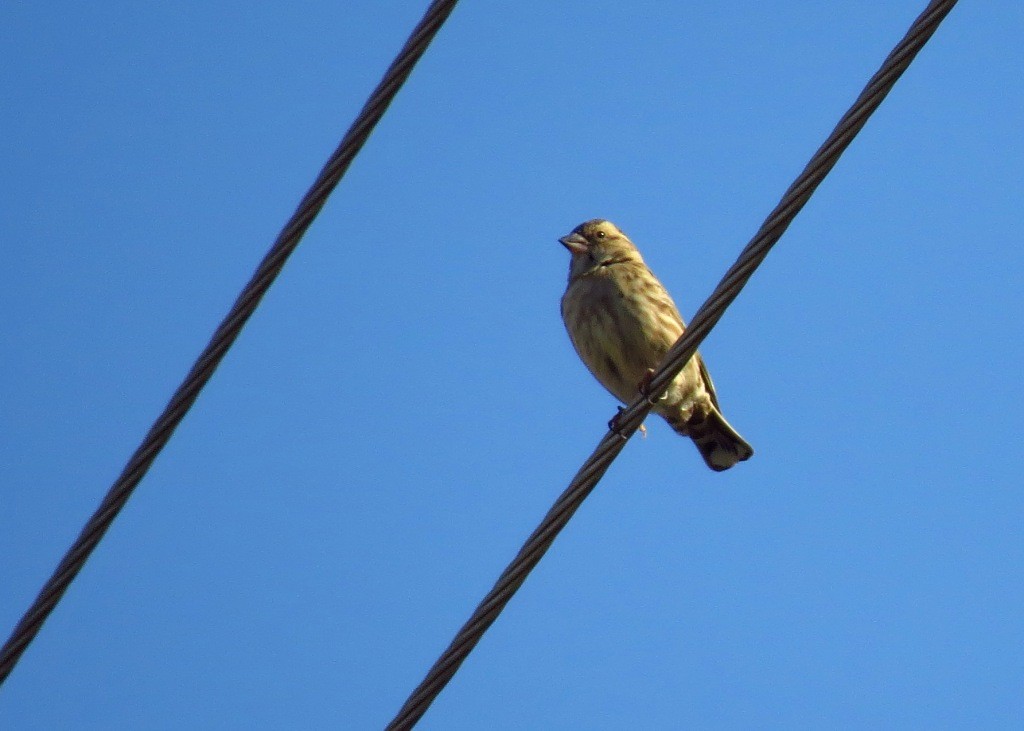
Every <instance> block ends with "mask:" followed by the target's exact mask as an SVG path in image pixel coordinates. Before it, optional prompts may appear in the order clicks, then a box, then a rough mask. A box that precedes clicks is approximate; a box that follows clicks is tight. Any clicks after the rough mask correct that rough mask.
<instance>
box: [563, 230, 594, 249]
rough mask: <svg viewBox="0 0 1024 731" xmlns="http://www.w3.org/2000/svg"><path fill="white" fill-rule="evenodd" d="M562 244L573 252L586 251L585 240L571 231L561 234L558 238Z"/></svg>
mask: <svg viewBox="0 0 1024 731" xmlns="http://www.w3.org/2000/svg"><path fill="white" fill-rule="evenodd" d="M558 243H560V244H561V245H562V246H564V247H565V248H567V249H568V250H569V251H571V252H572V253H573V254H585V253H587V248H588V244H587V240H586V239H585V238H583V237H582V236H580V235H579V234H578V233H576V232H575V231H573V232H572V233H571V234H569V235H568V236H563V237H562V238H560V239H559V240H558Z"/></svg>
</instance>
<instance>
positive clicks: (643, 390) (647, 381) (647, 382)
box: [636, 368, 665, 406]
mask: <svg viewBox="0 0 1024 731" xmlns="http://www.w3.org/2000/svg"><path fill="white" fill-rule="evenodd" d="M653 376H654V369H653V368H648V369H647V372H646V373H644V377H643V378H641V379H640V383H638V384H637V387H636V389H637V390H638V391H639V392H640V395H641V396H643V397H644V399H646V401H647V403H649V404H650V405H651V406H657V405H658V404H657V401H660V400H661V399H663V398H665V396H664V395H662V396H661V398H659V399H657V401H656V400H655V399H654V398H653V396H654V394H652V393H651V378H652V377H653Z"/></svg>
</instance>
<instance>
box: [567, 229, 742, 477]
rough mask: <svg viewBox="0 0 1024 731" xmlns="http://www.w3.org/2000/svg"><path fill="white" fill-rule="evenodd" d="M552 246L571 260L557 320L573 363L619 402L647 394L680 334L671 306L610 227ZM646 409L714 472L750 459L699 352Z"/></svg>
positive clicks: (628, 245) (682, 327)
mask: <svg viewBox="0 0 1024 731" xmlns="http://www.w3.org/2000/svg"><path fill="white" fill-rule="evenodd" d="M558 241H559V243H561V244H562V245H563V246H564V247H565V248H566V249H568V250H569V253H570V254H571V258H570V260H569V283H568V285H567V286H566V289H565V294H564V295H562V321H563V322H564V323H565V329H566V330H567V331H568V333H569V339H570V340H572V345H573V347H574V348H575V349H576V353H577V354H578V355H579V357H580V360H582V361H583V364H584V365H585V366H586V367H587V369H588V370H590V372H591V373H592V374H593V376H594V378H596V379H597V380H598V381H599V382H600V384H601V385H602V386H604V387H605V388H606V389H608V391H609V392H610V393H611V394H612V395H613V396H615V398H617V399H618V400H619V401H621V402H622V403H624V404H628V403H630V402H631V401H633V400H634V399H635V398H636V396H637V394H638V393H643V394H644V395H648V394H647V391H646V389H647V385H648V383H649V381H650V377H651V375H653V373H654V368H656V367H657V366H658V365H659V364H660V363H661V361H662V359H663V358H664V357H665V354H666V353H667V352H668V350H669V348H671V347H672V345H673V344H674V343H675V342H676V340H678V339H679V337H680V336H681V335H682V334H683V331H684V330H685V329H686V325H685V323H684V322H683V318H682V317H681V316H680V314H679V310H678V309H677V308H676V305H675V303H674V302H673V301H672V298H671V297H670V296H669V294H668V292H667V291H666V290H665V287H664V286H663V285H662V283H661V282H660V281H658V278H657V277H656V276H654V273H653V272H652V271H651V270H650V269H648V268H647V265H646V264H645V263H644V260H643V257H641V256H640V252H639V250H637V248H636V246H635V245H634V244H633V242H632V241H630V240H629V238H628V237H627V236H626V235H625V234H624V233H622V231H620V230H619V229H618V227H616V226H615V224H613V223H611V222H609V221H605V220H603V219H599V218H595V219H593V220H590V221H586V222H584V223H581V224H580V225H579V226H577V227H576V228H574V229H573V230H572V232H571V233H569V234H567V235H566V236H563V237H562V238H560V239H558ZM651 402H652V403H653V404H654V408H653V409H652V410H653V411H654V412H655V413H657V414H658V415H659V416H661V417H662V418H664V419H665V421H667V422H668V425H669V426H671V427H672V429H673V430H674V431H676V432H677V433H678V434H681V435H683V436H686V437H689V438H690V439H692V440H693V443H694V444H695V445H696V446H697V449H698V450H699V451H700V455H701V457H703V458H704V461H705V462H706V463H707V465H708V467H710V468H711V469H713V470H715V471H716V472H721V471H722V470H727V469H729V468H730V467H732V466H733V465H735V464H736V463H737V462H742V461H743V460H746V459H750V457H751V456H753V454H754V450H753V448H752V447H751V446H750V445H749V444H747V442H746V441H745V440H744V439H743V437H741V436H740V435H739V434H738V433H737V432H736V430H735V429H733V428H732V426H731V425H730V424H729V422H728V421H726V420H725V417H724V416H722V411H721V407H720V406H719V404H718V395H717V394H716V393H715V386H714V384H713V383H712V382H711V376H710V374H708V369H707V367H706V366H705V365H704V360H703V358H701V356H700V354H699V353H696V354H694V356H693V358H691V359H690V361H689V362H688V363H687V364H686V366H685V367H684V368H683V370H682V371H680V372H679V375H677V376H676V377H675V379H673V380H672V382H671V383H670V384H669V386H668V389H667V390H666V391H665V393H664V394H663V395H662V396H661V397H660V398H658V399H651ZM614 422H615V420H614V419H613V420H612V424H611V426H612V428H613V429H614V428H615V426H614Z"/></svg>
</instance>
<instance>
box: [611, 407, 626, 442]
mask: <svg viewBox="0 0 1024 731" xmlns="http://www.w3.org/2000/svg"><path fill="white" fill-rule="evenodd" d="M615 408H617V409H618V410H619V411H618V413H616V414H615V416H613V417H612V418H611V419H609V420H608V431H610V432H611V433H612V434H615V435H616V436H618V437H619V438H620V439H622V440H625V439H626V435H625V434H623V433H622V424H620V423H619V420H620V419H621V418H622V412H623V411H625V409H624V408H623V407H622V406H616V407H615Z"/></svg>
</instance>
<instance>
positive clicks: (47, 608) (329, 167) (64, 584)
mask: <svg viewBox="0 0 1024 731" xmlns="http://www.w3.org/2000/svg"><path fill="white" fill-rule="evenodd" d="M457 2H458V0H435V1H434V2H433V3H431V5H430V7H428V8H427V11H426V13H425V14H424V15H423V18H422V19H421V20H420V22H419V24H418V25H417V26H416V27H415V28H414V29H413V31H412V34H411V35H410V36H409V39H408V40H407V41H406V42H405V45H404V46H403V47H402V50H401V51H399V53H398V56H397V57H396V58H395V60H394V61H393V62H392V64H391V66H389V67H388V69H387V71H386V72H385V73H384V77H383V78H382V79H381V81H380V83H379V84H378V85H377V88H376V89H374V91H373V93H372V94H371V95H370V98H369V99H368V100H367V102H366V104H365V105H364V106H363V108H362V110H361V111H360V112H359V115H358V116H357V117H356V119H355V121H354V122H353V123H352V126H351V127H349V129H348V132H346V133H345V136H344V138H342V140H341V143H340V144H339V145H338V148H337V149H336V150H335V151H334V152H333V153H332V154H331V156H330V158H329V159H328V161H327V164H326V165H324V167H323V169H322V170H321V171H320V174H319V175H318V176H317V179H316V181H315V182H314V183H313V185H312V187H311V188H310V189H309V190H308V191H307V192H306V195H305V196H304V197H303V198H302V201H301V202H300V203H299V205H298V208H297V209H296V210H295V213H294V214H292V217H291V219H289V221H288V223H287V224H286V225H285V227H284V229H283V230H282V231H281V233H280V234H279V235H278V237H277V240H276V241H274V244H273V246H271V248H270V251H268V252H267V254H266V256H265V257H264V258H263V261H262V262H260V265H259V267H257V269H256V272H255V274H253V276H252V279H250V280H249V283H248V284H247V285H246V286H245V289H243V290H242V293H241V294H240V295H239V296H238V299H237V300H236V301H235V304H234V305H233V306H232V307H231V310H230V311H229V312H228V314H227V316H225V318H224V320H223V321H222V322H221V324H220V326H219V327H218V328H217V331H216V332H215V333H214V334H213V337H212V338H210V342H209V343H208V344H207V346H206V348H205V349H204V350H203V352H202V353H201V354H200V356H199V358H198V359H197V360H196V362H195V364H194V365H193V366H192V370H190V371H189V373H188V375H187V376H186V377H185V380H184V381H182V383H181V385H180V386H179V387H178V390H177V391H175V392H174V396H173V397H172V398H171V400H170V402H169V403H168V404H167V406H166V407H165V409H164V411H163V413H162V414H160V416H159V418H158V419H157V420H156V422H154V424H153V426H152V427H151V428H150V430H149V433H148V434H146V437H145V438H144V439H143V440H142V443H141V444H140V445H139V447H138V449H137V450H136V451H135V453H134V454H133V455H132V456H131V458H130V459H129V460H128V464H127V465H126V466H125V468H124V471H123V472H122V473H121V475H120V476H119V477H118V478H117V480H116V481H115V482H114V484H113V485H112V486H111V488H110V490H109V491H108V492H107V494H106V496H105V497H104V498H103V502H102V503H100V506H99V508H97V509H96V512H95V513H94V514H93V516H92V517H91V518H90V519H89V522H88V523H86V525H85V528H83V529H82V532H81V534H80V535H79V536H78V539H77V540H76V541H75V542H74V544H73V545H72V546H71V548H70V549H69V550H68V552H67V553H66V554H65V555H64V558H63V559H62V560H61V562H60V564H59V565H58V566H57V569H56V570H55V571H54V572H53V575H52V576H51V577H50V579H49V581H47V582H46V585H45V586H43V588H42V590H41V591H40V592H39V596H37V597H36V600H35V601H34V602H33V603H32V606H31V607H29V609H28V611H26V612H25V614H24V616H22V618H21V620H20V621H19V622H18V625H17V626H16V627H15V628H14V631H13V632H12V633H11V636H10V638H8V640H7V642H6V643H4V646H3V649H2V650H0V685H2V684H3V682H4V680H5V679H6V678H7V676H8V675H10V673H11V671H12V670H13V669H14V666H15V664H16V663H17V662H18V659H19V658H20V657H21V655H22V653H23V652H25V648H27V647H28V645H29V643H30V642H31V641H32V639H33V638H34V637H35V636H36V634H37V633H38V632H39V629H40V628H41V627H42V625H43V622H45V621H46V618H47V617H48V616H49V615H50V612H52V611H53V609H54V607H55V606H56V605H57V602H59V601H60V598H61V597H62V596H63V595H64V592H65V591H66V590H67V588H68V586H69V585H70V584H71V582H72V581H73V580H74V578H75V576H77V575H78V572H79V571H80V570H81V569H82V566H83V565H84V564H85V562H86V560H87V559H88V558H89V555H90V554H91V553H92V551H93V549H94V548H96V545H97V544H98V543H99V542H100V539H101V538H103V534H104V533H106V531H107V529H108V528H109V527H110V524H111V523H112V522H113V521H114V518H116V517H117V515H118V513H119V512H121V508H123V507H124V506H125V503H127V502H128V498H129V497H131V494H132V491H133V490H134V489H135V486H136V485H138V484H139V481H140V480H142V478H143V476H145V474H146V472H147V471H148V470H149V468H150V466H151V465H152V464H153V461H154V460H155V459H156V457H157V455H158V454H160V450H162V449H163V447H164V445H165V444H167V441H168V440H169V439H170V438H171V435H172V434H173V433H174V430H175V429H176V428H177V427H178V424H180V423H181V420H182V419H183V418H184V417H185V414H186V413H188V410H189V409H190V408H191V407H192V404H193V403H195V400H196V398H197V397H198V396H199V392H200V391H201V390H202V388H203V386H205V385H206V382H207V381H209V380H210V377H211V376H212V375H213V372H214V371H215V370H216V369H217V366H218V365H219V364H220V361H221V359H223V357H224V355H225V354H226V353H227V351H228V348H230V347H231V344H232V343H233V342H234V341H235V338H237V337H238V334H239V333H240V332H241V330H242V327H243V326H244V325H245V323H246V322H247V321H248V320H249V317H250V316H251V315H252V313H253V312H254V311H255V310H256V307H257V305H259V303H260V300H261V299H262V298H263V295H264V294H266V292H267V290H268V289H269V288H270V285H271V284H273V282H274V280H275V279H276V278H277V275H278V274H279V273H280V272H281V269H282V268H283V267H284V264H285V261H287V259H288V257H289V256H290V255H291V253H292V252H293V251H294V250H295V248H296V247H297V246H298V245H299V241H300V240H301V239H302V236H303V235H304V234H305V233H306V230H307V229H308V228H309V226H310V224H312V222H313V219H314V218H316V215H317V214H318V213H319V212H320V209H321V208H323V206H324V203H326V201H327V197H328V196H329V195H330V194H331V191H333V190H334V188H335V187H336V186H337V185H338V182H339V181H340V180H341V178H342V176H343V175H344V174H345V171H346V170H348V166H349V165H350V164H351V162H352V160H353V159H354V158H355V156H356V154H358V152H359V150H360V149H361V148H362V146H363V144H364V143H365V142H366V140H367V138H368V137H369V136H370V133H371V132H372V131H373V128H374V127H375V126H376V125H377V122H379V121H380V119H381V117H382V116H384V112H385V111H386V110H387V108H388V106H389V105H390V104H391V102H392V100H393V99H394V98H395V95H396V94H397V93H398V90H399V89H401V88H402V84H404V83H405V80H406V79H407V78H409V74H410V73H411V72H412V69H413V67H414V66H415V65H416V62H417V61H419V59H420V57H421V56H422V55H423V53H424V51H426V50H427V46H429V45H430V42H431V41H432V40H433V39H434V36H435V35H437V32H438V30H440V29H441V26H442V25H443V24H444V22H445V20H447V19H448V16H449V15H450V14H451V12H452V10H453V9H454V8H455V4H456V3H457Z"/></svg>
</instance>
